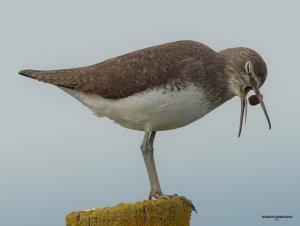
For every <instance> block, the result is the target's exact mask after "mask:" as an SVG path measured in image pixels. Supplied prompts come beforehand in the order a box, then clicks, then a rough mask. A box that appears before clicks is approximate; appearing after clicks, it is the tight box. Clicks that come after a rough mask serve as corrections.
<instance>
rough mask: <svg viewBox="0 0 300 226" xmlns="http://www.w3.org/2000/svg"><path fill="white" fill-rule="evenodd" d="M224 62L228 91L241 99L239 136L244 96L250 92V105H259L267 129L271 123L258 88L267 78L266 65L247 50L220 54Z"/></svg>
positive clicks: (245, 113) (259, 57)
mask: <svg viewBox="0 0 300 226" xmlns="http://www.w3.org/2000/svg"><path fill="white" fill-rule="evenodd" d="M220 54H221V55H223V56H224V58H225V61H226V66H225V74H226V75H227V76H228V77H229V81H230V82H229V87H230V88H229V89H230V91H231V92H233V94H234V95H236V96H239V97H240V98H241V115H240V127H239V135H238V136H240V135H241V131H242V125H243V119H244V115H245V116H247V99H246V96H247V94H248V92H249V91H250V90H253V91H254V92H255V95H254V96H251V97H250V98H249V102H250V104H251V105H255V104H257V103H260V104H261V106H262V109H263V111H264V113H265V116H266V118H267V121H268V124H269V129H271V122H270V119H269V116H268V113H267V110H266V107H265V104H264V102H263V95H262V94H261V93H260V90H259V88H260V87H261V86H262V85H263V83H264V82H265V80H266V77H267V65H266V63H265V61H264V60H263V59H262V57H261V56H260V55H259V54H258V53H257V52H255V51H254V50H252V49H249V48H242V47H239V48H229V49H225V50H223V51H221V52H220Z"/></svg>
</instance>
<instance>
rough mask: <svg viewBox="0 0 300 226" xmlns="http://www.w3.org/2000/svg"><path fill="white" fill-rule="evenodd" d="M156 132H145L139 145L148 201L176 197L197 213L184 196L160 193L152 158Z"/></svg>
mask: <svg viewBox="0 0 300 226" xmlns="http://www.w3.org/2000/svg"><path fill="white" fill-rule="evenodd" d="M155 134H156V131H152V132H148V131H146V132H145V135H144V139H143V143H142V144H141V151H142V153H143V157H144V161H145V165H146V168H147V173H148V177H149V180H150V186H151V190H150V194H149V200H150V199H152V198H153V197H154V198H157V199H158V198H173V197H178V198H180V199H182V200H184V201H186V202H187V203H188V204H189V205H190V206H191V208H192V209H193V210H194V211H195V212H196V213H197V210H196V208H195V206H194V205H193V203H192V201H191V200H189V199H187V198H185V197H184V196H178V195H177V194H174V195H165V194H163V193H162V191H161V188H160V185H159V180H158V176H157V171H156V167H155V162H154V156H153V150H154V149H153V141H154V138H155Z"/></svg>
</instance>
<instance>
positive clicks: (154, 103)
mask: <svg viewBox="0 0 300 226" xmlns="http://www.w3.org/2000/svg"><path fill="white" fill-rule="evenodd" d="M59 88H61V89H63V90H64V91H66V92H67V93H69V94H70V95H72V96H73V97H75V98H76V99H77V100H79V101H80V102H81V103H83V104H84V105H85V106H87V107H88V108H89V109H91V110H92V111H93V112H94V113H95V114H96V115H97V116H99V117H108V118H110V119H112V120H114V121H115V122H116V123H118V124H120V125H121V126H123V127H126V128H129V129H134V130H141V131H145V130H147V131H162V130H170V129H176V128H179V127H183V126H185V125H188V124H190V123H192V122H194V121H195V120H197V119H200V118H201V117H203V116H204V115H206V114H207V113H209V112H210V111H211V110H212V108H211V105H210V102H209V101H208V99H207V98H206V96H205V94H204V92H203V91H201V88H199V87H197V86H195V85H194V84H192V83H189V84H187V85H186V86H185V87H184V88H182V89H181V90H180V91H177V90H174V91H171V89H170V87H166V88H155V89H150V90H146V91H145V92H142V93H138V94H135V95H132V96H129V97H126V98H121V99H116V100H115V99H105V98H102V97H101V96H98V95H94V94H92V95H91V94H85V93H83V92H79V91H75V90H71V89H67V88H62V87H59Z"/></svg>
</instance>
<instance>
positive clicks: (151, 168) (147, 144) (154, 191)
mask: <svg viewBox="0 0 300 226" xmlns="http://www.w3.org/2000/svg"><path fill="white" fill-rule="evenodd" d="M155 134H156V131H152V132H148V131H146V132H145V135H144V139H143V143H142V144H141V151H142V153H143V157H144V161H145V165H146V168H147V173H148V177H149V180H150V186H151V190H150V194H149V199H152V198H153V197H156V196H157V195H162V192H161V188H160V185H159V180H158V176H157V172H156V167H155V162H154V156H153V150H154V149H153V141H154V137H155Z"/></svg>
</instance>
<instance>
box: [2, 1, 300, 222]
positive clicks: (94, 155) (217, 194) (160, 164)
mask: <svg viewBox="0 0 300 226" xmlns="http://www.w3.org/2000/svg"><path fill="white" fill-rule="evenodd" d="M299 9H300V3H299V1H259V0H253V1H237V0H236V1H234V0H229V1H226V2H225V1H223V2H221V1H208V0H206V1H171V0H168V1H158V0H153V1H138V0H128V1H98V0H97V1H96V0H91V1H74V0H73V1H71V0H64V1H58V0H52V1H40V0H39V1H38V0H27V1H16V0H10V1H5V0H1V3H0V28H1V36H0V40H1V42H0V47H1V48H0V49H1V51H0V60H1V75H0V76H1V81H2V83H1V84H2V88H1V89H0V93H1V95H0V100H1V103H2V108H1V113H0V114H1V117H0V125H1V127H0V137H1V138H0V139H1V142H0V213H1V214H0V216H1V217H0V225H3V226H17V225H21V224H22V225H30V226H40V225H41V224H43V226H53V225H64V223H65V216H66V214H67V213H69V212H71V211H75V210H81V209H86V208H89V207H97V208H100V207H107V206H114V205H116V204H118V203H120V202H136V201H140V200H143V199H146V198H147V196H148V192H149V189H150V186H149V182H148V177H147V173H146V168H145V166H144V162H143V159H142V154H141V152H140V149H139V146H140V143H141V141H142V137H143V133H142V132H138V131H132V130H128V129H125V128H122V127H120V126H119V125H117V124H115V123H113V122H112V121H110V120H108V119H104V118H97V117H95V116H94V115H93V114H92V112H91V111H90V110H89V109H87V108H86V107H84V106H83V105H82V104H80V103H79V102H77V101H76V100H75V99H74V98H72V97H71V96H68V95H67V94H66V93H64V92H62V91H61V90H60V89H58V88H56V87H54V86H51V85H48V84H44V83H40V82H37V81H34V80H31V79H28V78H25V77H21V76H19V75H18V74H17V73H18V71H19V70H21V69H26V68H31V69H57V68H68V67H78V66H86V65H90V64H94V63H98V62H100V61H103V60H106V59H108V58H110V57H115V56H118V55H120V54H124V53H127V52H130V51H133V50H137V49H140V48H144V47H148V46H152V45H157V44H161V43H165V42H170V41H175V40H181V39H190V40H195V41H199V42H202V43H204V44H206V45H208V46H210V47H211V48H213V49H215V50H217V51H219V50H222V49H224V48H228V47H237V46H244V47H249V48H253V49H255V50H256V51H257V52H259V53H260V54H261V56H262V57H263V58H264V60H265V61H266V63H267V66H268V77H267V80H266V82H265V84H264V85H263V87H262V88H261V92H262V94H263V95H264V101H265V104H266V107H267V110H268V113H269V115H270V118H271V122H272V130H270V131H269V130H268V125H267V121H266V119H265V116H264V114H263V112H262V109H261V107H260V106H259V105H258V106H257V107H249V109H248V120H247V125H246V126H245V127H244V128H243V133H242V136H241V137H240V138H238V137H237V134H238V126H239V114H240V100H239V98H237V97H236V98H234V99H232V100H230V101H229V102H226V103H225V104H223V105H222V106H220V107H219V108H217V109H216V110H214V111H213V112H211V113H209V114H208V115H206V116H205V117H204V118H202V119H200V120H198V121H196V122H195V123H193V124H191V125H189V126H186V127H184V128H181V129H177V130H172V131H166V132H159V133H158V134H157V137H156V140H155V159H156V165H157V168H158V174H159V178H160V182H161V186H162V189H163V192H165V193H168V194H173V193H178V194H180V195H184V196H186V197H188V198H189V199H191V200H193V202H194V205H195V206H196V208H197V209H198V214H197V215H196V214H193V215H192V224H191V225H192V226H198V225H201V226H217V225H232V226H235V225H236V226H240V225H243V226H255V225H264V226H265V225H275V224H278V225H293V226H296V225H300V220H299V219H300V195H299V191H300V180H299V176H300V175H299V172H300V164H299V160H300V153H299V151H300V142H299V131H300V119H299V118H300V117H299V115H300V107H299V106H300V105H299V103H300V101H299V94H298V90H299V82H300V76H299V69H298V66H299V52H300V44H299V40H300V31H299V21H300V14H299ZM262 215H292V216H293V218H292V219H282V220H280V221H279V222H274V220H273V219H262ZM41 222H42V223H41Z"/></svg>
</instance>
